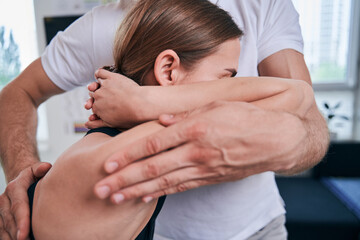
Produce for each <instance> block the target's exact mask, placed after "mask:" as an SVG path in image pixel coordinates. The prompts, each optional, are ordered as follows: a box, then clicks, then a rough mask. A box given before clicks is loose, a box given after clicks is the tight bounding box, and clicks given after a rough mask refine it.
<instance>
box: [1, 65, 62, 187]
mask: <svg viewBox="0 0 360 240" xmlns="http://www.w3.org/2000/svg"><path fill="white" fill-rule="evenodd" d="M61 92H62V90H61V89H60V88H58V87H57V86H56V85H54V84H53V83H52V81H51V80H50V79H49V78H48V76H47V75H46V73H45V71H44V69H43V68H42V65H41V60H40V58H39V59H37V60H35V61H34V62H33V63H32V64H30V65H29V66H28V67H27V68H26V69H25V70H24V71H23V72H22V73H21V74H20V75H19V76H18V77H17V78H16V79H14V80H13V81H12V82H10V83H9V84H8V85H7V86H6V87H5V88H4V89H3V90H2V91H1V94H0V112H1V115H0V125H1V126H3V127H1V130H0V150H1V160H2V166H3V168H4V171H5V174H6V180H7V181H8V182H10V181H11V180H13V179H14V178H15V177H17V176H18V174H19V172H21V171H22V170H23V169H24V168H26V167H29V166H31V165H32V164H34V163H36V162H38V161H39V157H38V152H37V146H36V128H37V108H38V106H39V105H40V104H41V103H42V102H44V101H45V100H46V99H48V98H49V97H51V96H53V95H55V94H59V93H61Z"/></svg>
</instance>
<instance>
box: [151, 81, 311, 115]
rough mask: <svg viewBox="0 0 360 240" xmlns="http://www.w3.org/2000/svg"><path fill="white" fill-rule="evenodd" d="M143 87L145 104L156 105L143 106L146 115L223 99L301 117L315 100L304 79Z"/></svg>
mask: <svg viewBox="0 0 360 240" xmlns="http://www.w3.org/2000/svg"><path fill="white" fill-rule="evenodd" d="M144 88H148V90H147V93H148V95H147V99H149V101H148V103H149V104H150V105H151V106H156V107H155V108H154V109H151V108H146V109H145V110H146V111H148V112H147V113H146V115H151V113H150V112H153V114H154V113H159V114H161V113H179V112H183V111H187V110H192V109H195V108H198V107H200V106H204V105H206V104H208V103H211V102H214V101H218V100H223V101H239V102H248V103H253V104H254V105H256V106H258V107H261V108H263V109H266V110H282V111H286V112H289V113H292V114H295V115H297V116H299V117H303V116H304V115H305V114H306V112H307V111H308V110H309V108H310V106H311V103H312V102H313V100H314V96H313V90H312V88H311V86H310V85H309V84H307V83H306V82H304V81H302V80H293V79H282V78H274V77H238V78H223V79H220V80H214V81H209V82H200V83H194V84H186V85H177V86H170V87H158V86H144ZM145 96H146V95H145ZM160 103H167V104H163V105H160Z"/></svg>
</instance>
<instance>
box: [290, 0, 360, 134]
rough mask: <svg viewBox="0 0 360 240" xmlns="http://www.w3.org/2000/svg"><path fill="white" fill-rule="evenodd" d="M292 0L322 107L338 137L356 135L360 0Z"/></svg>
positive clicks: (318, 102)
mask: <svg viewBox="0 0 360 240" xmlns="http://www.w3.org/2000/svg"><path fill="white" fill-rule="evenodd" d="M292 1H293V3H294V6H295V8H296V9H297V11H298V12H299V15H300V25H301V29H302V34H303V37H304V55H305V61H306V63H307V66H308V68H309V70H310V74H311V78H312V81H313V83H314V89H315V97H316V102H317V104H318V106H319V109H320V110H321V111H322V113H323V115H324V117H325V118H326V119H327V121H328V126H329V130H330V132H331V133H332V134H333V136H336V138H334V139H337V140H346V139H354V137H355V133H354V128H355V126H356V124H357V123H356V117H355V116H357V115H358V112H357V111H359V110H358V109H356V101H357V100H356V99H359V97H358V94H359V91H358V90H356V87H357V85H356V83H357V81H358V80H357V78H358V67H359V66H358V58H359V41H358V39H359V34H360V32H359V27H360V24H359V21H360V16H359V15H360V1H357V0H317V1H313V0H292Z"/></svg>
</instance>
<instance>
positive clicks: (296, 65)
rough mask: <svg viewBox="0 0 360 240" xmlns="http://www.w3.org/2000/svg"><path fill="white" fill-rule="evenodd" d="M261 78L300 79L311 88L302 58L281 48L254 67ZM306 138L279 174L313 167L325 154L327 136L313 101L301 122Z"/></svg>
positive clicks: (323, 123)
mask: <svg viewBox="0 0 360 240" xmlns="http://www.w3.org/2000/svg"><path fill="white" fill-rule="evenodd" d="M258 70H259V74H260V75H261V76H273V77H283V78H290V79H299V80H304V81H305V82H307V83H309V84H310V85H312V82H311V77H310V74H309V71H308V68H307V66H306V63H305V60H304V55H303V54H301V53H299V52H297V51H295V50H292V49H285V50H282V51H279V52H277V53H275V54H273V55H271V56H269V57H268V58H266V59H264V60H263V61H262V62H261V63H260V64H259V66H258ZM302 123H303V125H304V128H305V130H306V133H307V135H306V138H305V139H304V140H303V141H302V143H301V144H300V145H299V149H298V151H297V152H298V153H300V154H299V156H298V157H297V158H296V164H295V165H294V167H292V168H291V169H282V170H280V171H279V173H283V174H294V173H298V172H301V171H303V170H305V169H308V168H310V167H312V166H314V165H316V164H317V163H318V162H319V161H320V160H321V159H322V158H323V157H324V155H325V153H326V151H327V149H328V146H329V141H330V138H329V133H328V128H327V125H326V121H325V119H324V118H323V116H322V115H321V113H320V111H319V109H318V108H317V105H316V102H315V101H314V102H313V104H312V106H311V108H310V110H309V111H308V112H307V114H306V115H305V117H304V118H303V119H302Z"/></svg>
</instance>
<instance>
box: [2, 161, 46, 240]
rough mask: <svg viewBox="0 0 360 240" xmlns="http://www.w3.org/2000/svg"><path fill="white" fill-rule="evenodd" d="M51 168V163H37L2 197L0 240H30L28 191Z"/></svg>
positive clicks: (10, 184)
mask: <svg viewBox="0 0 360 240" xmlns="http://www.w3.org/2000/svg"><path fill="white" fill-rule="evenodd" d="M50 168H51V164H49V163H36V164H34V165H32V166H30V167H27V168H25V169H24V170H23V171H22V172H20V174H19V176H18V177H17V178H15V179H14V180H13V181H11V182H10V183H9V184H8V185H7V187H6V189H5V192H4V193H3V194H2V195H0V216H1V219H0V239H2V240H8V239H17V240H24V239H28V235H29V229H30V210H29V198H28V195H27V189H28V188H29V186H30V185H31V184H32V183H34V182H35V181H36V180H38V179H40V178H42V177H43V176H44V175H45V174H46V173H47V172H48V171H49V169H50Z"/></svg>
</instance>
